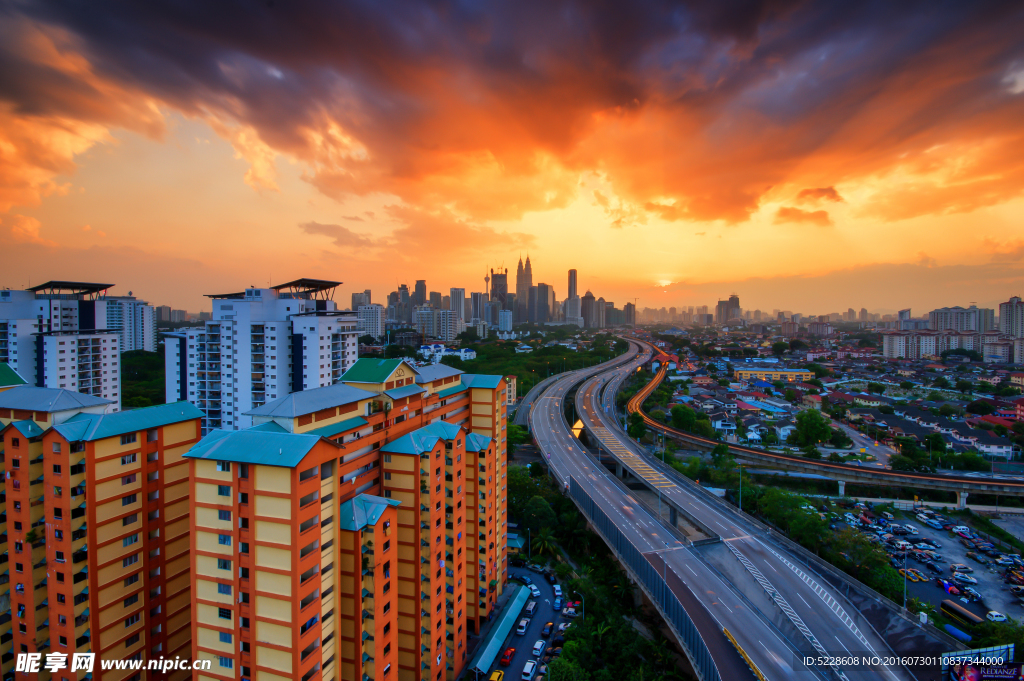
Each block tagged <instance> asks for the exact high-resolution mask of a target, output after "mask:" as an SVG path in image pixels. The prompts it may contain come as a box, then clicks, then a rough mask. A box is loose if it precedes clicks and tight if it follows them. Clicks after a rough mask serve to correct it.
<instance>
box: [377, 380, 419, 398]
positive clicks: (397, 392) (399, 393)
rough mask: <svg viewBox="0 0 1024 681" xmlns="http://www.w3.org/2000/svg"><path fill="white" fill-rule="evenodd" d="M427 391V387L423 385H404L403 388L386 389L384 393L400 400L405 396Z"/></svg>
mask: <svg viewBox="0 0 1024 681" xmlns="http://www.w3.org/2000/svg"><path fill="white" fill-rule="evenodd" d="M425 392H427V389H426V388H424V387H423V386H422V385H416V384H413V385H404V386H402V387H401V388H393V389H391V390H385V391H384V394H385V395H387V396H388V397H390V398H391V399H393V400H400V399H402V398H403V397H411V396H413V395H421V394H423V393H425Z"/></svg>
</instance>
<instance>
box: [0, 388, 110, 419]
mask: <svg viewBox="0 0 1024 681" xmlns="http://www.w3.org/2000/svg"><path fill="white" fill-rule="evenodd" d="M108 404H113V401H111V400H105V399H103V398H102V397H93V396H92V395H86V394H84V393H79V392H75V391H74V390H64V389H62V388H38V387H36V386H34V385H19V386H17V387H14V388H11V389H10V390H5V391H4V392H2V393H0V409H23V410H25V411H45V412H49V413H53V412H57V411H68V410H70V409H85V408H87V407H103V406H106V405H108Z"/></svg>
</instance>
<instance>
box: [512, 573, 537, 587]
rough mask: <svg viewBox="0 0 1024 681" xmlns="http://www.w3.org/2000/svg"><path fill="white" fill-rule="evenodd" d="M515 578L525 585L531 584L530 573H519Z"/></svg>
mask: <svg viewBox="0 0 1024 681" xmlns="http://www.w3.org/2000/svg"><path fill="white" fill-rule="evenodd" d="M516 579H518V580H519V581H520V582H522V583H523V584H525V585H526V586H530V585H531V584H533V579H532V578H531V577H530V575H519V576H518V577H516Z"/></svg>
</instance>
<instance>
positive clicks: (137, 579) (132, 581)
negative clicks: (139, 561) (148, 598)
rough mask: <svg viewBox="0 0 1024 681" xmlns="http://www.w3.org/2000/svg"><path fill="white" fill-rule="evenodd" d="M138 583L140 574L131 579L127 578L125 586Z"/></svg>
mask: <svg viewBox="0 0 1024 681" xmlns="http://www.w3.org/2000/svg"><path fill="white" fill-rule="evenodd" d="M138 581H139V573H137V572H136V573H135V574H134V575H132V576H131V577H128V578H126V579H125V580H124V585H125V586H131V585H132V584H135V583H136V582H138Z"/></svg>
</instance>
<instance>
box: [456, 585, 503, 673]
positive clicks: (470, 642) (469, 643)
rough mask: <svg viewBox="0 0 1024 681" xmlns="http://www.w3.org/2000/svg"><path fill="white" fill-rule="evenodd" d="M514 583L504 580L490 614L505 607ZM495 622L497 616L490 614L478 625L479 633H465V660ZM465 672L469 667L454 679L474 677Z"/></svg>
mask: <svg viewBox="0 0 1024 681" xmlns="http://www.w3.org/2000/svg"><path fill="white" fill-rule="evenodd" d="M516 584H517V583H516V582H506V584H505V588H504V589H503V590H502V592H501V595H500V596H498V599H497V601H496V602H495V604H494V608H493V609H492V610H491V614H492V615H497V614H499V613H500V612H501V611H502V609H503V608H504V607H505V604H506V603H508V599H509V598H511V597H512V592H513V591H514V589H512V588H511V587H514V586H515V585H516ZM496 622H497V618H495V617H493V616H492V617H490V618H489V619H488V620H487V621H486V622H485V623H484V624H483V626H481V627H480V631H479V633H476V634H471V633H467V634H466V659H467V660H472V659H473V656H474V655H475V654H476V650H477V648H478V647H480V641H482V640H484V639H485V638H487V635H488V634H489V633H490V632H491V627H493V626H494V624H495V623H496ZM467 667H468V665H467ZM467 672H469V669H468V668H467V669H464V670H463V672H462V673H461V674H459V676H458V677H457V679H456V681H458V679H467V678H469V679H471V678H474V676H473V675H469V676H467Z"/></svg>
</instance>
